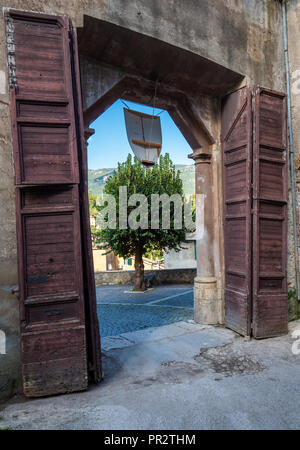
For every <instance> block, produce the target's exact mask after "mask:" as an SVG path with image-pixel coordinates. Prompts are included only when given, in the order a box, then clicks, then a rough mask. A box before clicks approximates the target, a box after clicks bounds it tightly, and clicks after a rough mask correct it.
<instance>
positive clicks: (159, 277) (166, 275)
mask: <svg viewBox="0 0 300 450" xmlns="http://www.w3.org/2000/svg"><path fill="white" fill-rule="evenodd" d="M196 274H197V270H196V269H165V270H145V277H146V278H148V277H150V278H151V279H153V280H152V281H151V282H153V284H154V285H156V284H157V285H159V284H193V283H194V278H195V277H196ZM95 281H96V285H100V284H110V285H114V284H134V270H109V271H101V272H95Z"/></svg>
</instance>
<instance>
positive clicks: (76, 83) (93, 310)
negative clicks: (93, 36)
mask: <svg viewBox="0 0 300 450" xmlns="http://www.w3.org/2000/svg"><path fill="white" fill-rule="evenodd" d="M70 30H71V37H72V39H71V57H72V68H73V70H72V75H73V91H74V105H75V115H76V131H77V136H78V159H79V175H80V184H79V193H80V198H81V200H82V201H81V204H80V213H81V214H80V217H81V231H82V233H81V236H82V254H83V280H84V298H85V318H86V324H85V325H86V338H87V352H88V354H87V356H88V373H89V380H90V381H91V382H93V383H98V382H99V381H100V380H101V379H102V367H101V345H100V333H99V324H98V315H97V304H96V283H95V275H94V262H93V250H92V239H91V225H90V212H89V195H88V194H89V190H88V164H87V148H86V139H85V135H84V124H83V113H82V99H81V86H80V72H79V60H78V48H77V34H76V28H74V27H73V26H72V24H71V23H70Z"/></svg>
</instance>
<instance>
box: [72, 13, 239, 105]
mask: <svg viewBox="0 0 300 450" xmlns="http://www.w3.org/2000/svg"><path fill="white" fill-rule="evenodd" d="M78 47H79V54H80V55H83V56H85V57H89V58H92V59H94V60H97V61H101V62H102V63H105V64H108V65H111V66H114V67H117V68H119V69H122V70H124V71H125V72H127V73H128V74H132V75H138V76H141V77H143V78H146V79H149V80H156V79H157V78H158V79H159V81H160V82H162V83H164V84H166V85H169V86H172V87H173V88H175V89H178V90H181V91H185V92H190V93H193V92H194V93H195V92H199V93H202V94H208V95H213V96H222V95H224V94H225V93H226V92H228V91H229V90H230V89H232V88H233V87H235V86H237V84H238V83H240V81H241V80H242V79H243V76H242V75H241V74H239V73H237V72H234V71H232V70H229V69H227V68H225V67H223V66H221V65H219V64H217V63H215V62H213V61H211V60H208V59H206V58H203V57H202V56H200V55H198V54H196V53H192V52H190V51H187V50H185V49H182V48H180V47H176V46H174V45H171V44H168V43H166V42H163V41H161V40H159V39H156V38H153V37H149V36H146V35H144V34H141V33H137V32H135V31H132V30H129V29H127V28H123V27H120V26H118V25H115V24H112V23H109V22H105V21H102V20H98V19H95V18H93V17H89V16H85V17H84V27H83V28H79V29H78Z"/></svg>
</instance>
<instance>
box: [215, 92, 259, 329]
mask: <svg viewBox="0 0 300 450" xmlns="http://www.w3.org/2000/svg"><path fill="white" fill-rule="evenodd" d="M251 136H252V113H251V91H250V89H248V88H244V89H241V90H238V91H236V92H234V93H232V94H230V95H229V96H228V97H226V98H225V99H224V100H223V104H222V156H223V192H224V194H223V195H224V249H225V324H226V326H227V327H228V328H231V329H233V330H235V331H237V332H238V333H240V334H242V335H250V330H251V164H252V140H251Z"/></svg>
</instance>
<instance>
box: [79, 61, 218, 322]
mask: <svg viewBox="0 0 300 450" xmlns="http://www.w3.org/2000/svg"><path fill="white" fill-rule="evenodd" d="M88 69H89V67H85V61H84V60H81V73H82V89H83V97H84V102H85V101H87V99H88V98H89V106H88V107H87V108H86V109H85V110H84V124H85V135H86V138H87V139H88V138H89V137H90V136H91V134H93V132H94V130H92V129H90V128H89V125H90V124H91V123H92V122H93V121H94V120H95V119H96V118H97V117H98V116H99V115H101V114H103V113H104V112H105V111H106V109H107V108H109V106H111V105H112V104H113V103H114V102H115V101H116V100H118V99H119V98H122V99H124V100H128V101H134V102H138V103H143V104H150V102H151V100H152V99H153V93H154V91H155V87H156V83H155V82H154V81H152V80H146V79H144V78H139V77H136V76H129V75H124V76H123V77H121V79H120V80H119V81H117V82H116V83H115V84H113V85H112V86H110V88H109V89H108V90H107V91H104V92H101V90H100V91H98V92H96V95H95V93H94V95H93V96H92V94H91V92H90V89H91V85H92V86H93V85H94V83H93V81H94V80H93V77H95V76H97V64H95V62H94V63H93V70H91V71H89V70H88ZM98 69H99V70H101V63H100V64H99V66H98ZM105 73H106V77H108V78H109V77H111V78H113V77H112V74H113V73H114V68H111V69H109V68H108V67H106V68H105ZM102 81H104V80H102ZM101 94H102V95H101ZM91 97H93V99H92V100H91ZM155 105H156V107H158V108H161V109H165V110H166V111H168V112H169V114H170V116H171V117H172V119H173V120H174V122H175V124H176V125H177V127H178V128H179V130H180V131H181V133H182V134H183V136H184V137H185V138H186V140H187V142H188V143H189V144H190V146H191V148H192V153H191V154H190V155H188V156H189V157H190V158H191V159H193V160H194V162H195V192H196V194H200V196H202V199H203V200H204V203H201V204H200V203H198V204H197V205H196V208H197V210H198V215H199V216H201V217H202V216H203V223H202V227H203V234H202V236H201V238H200V239H197V241H196V245H197V277H196V278H195V284H194V317H195V320H196V321H197V322H200V323H205V324H215V323H219V322H221V321H222V315H221V314H220V312H221V311H222V305H221V301H222V298H221V295H220V293H221V289H218V288H219V287H220V286H221V283H222V278H221V274H220V272H219V273H218V275H216V268H217V267H218V264H215V263H216V260H218V261H219V264H220V259H221V258H222V251H221V250H220V248H219V245H220V242H221V240H219V239H218V237H217V239H215V232H216V230H215V229H214V228H215V217H216V216H217V212H216V211H217V210H218V211H220V209H221V208H222V206H221V205H218V202H219V200H220V199H219V198H217V197H216V196H214V195H213V193H214V192H215V193H216V192H218V189H219V188H220V186H219V187H218V185H217V179H216V177H214V176H213V171H214V170H216V169H217V167H214V168H212V166H213V165H214V164H215V162H214V161H215V160H214V158H212V155H213V153H214V154H216V151H217V149H216V143H215V140H214V138H213V136H212V135H211V133H210V131H209V130H208V128H207V127H206V125H205V124H204V122H203V121H202V119H201V114H200V113H199V110H198V109H197V107H196V106H195V105H194V104H193V101H192V100H191V99H190V98H189V97H188V96H187V95H186V94H184V93H183V92H180V91H178V90H175V89H172V88H170V87H169V86H165V85H164V84H159V88H158V89H157V93H156V101H155ZM213 184H214V186H213ZM219 218H220V216H219ZM201 220H202V219H201Z"/></svg>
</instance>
